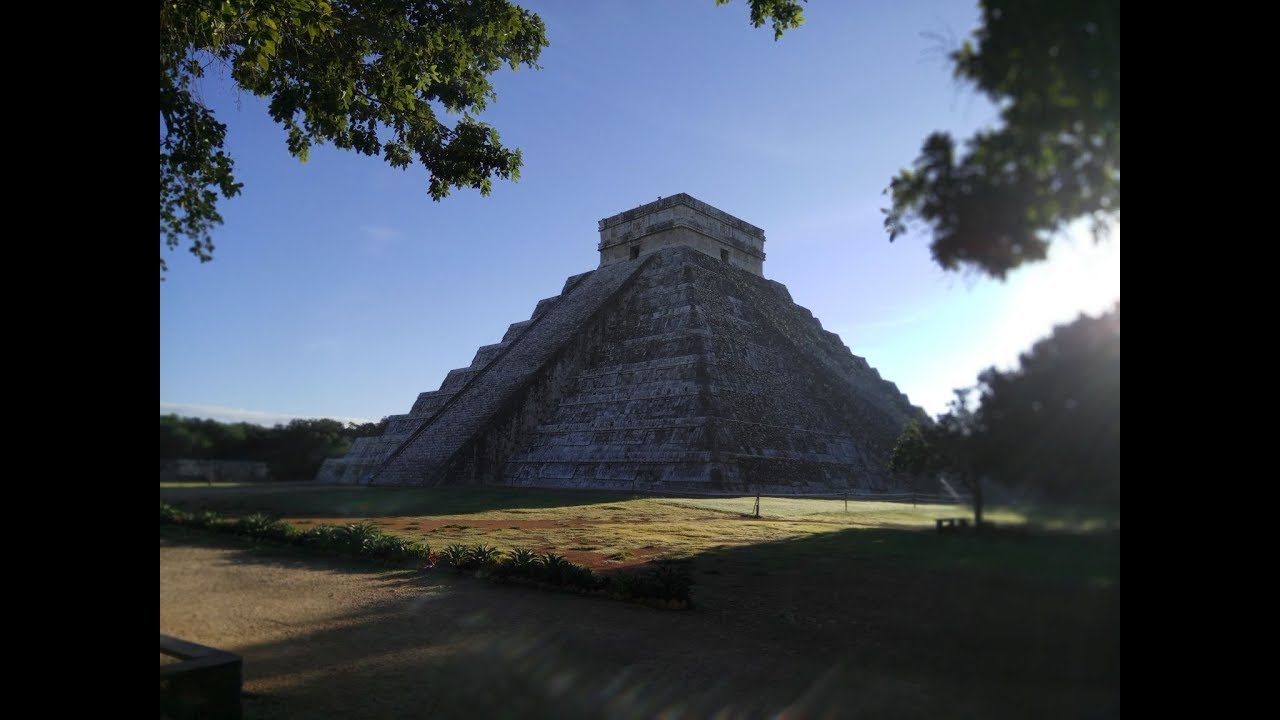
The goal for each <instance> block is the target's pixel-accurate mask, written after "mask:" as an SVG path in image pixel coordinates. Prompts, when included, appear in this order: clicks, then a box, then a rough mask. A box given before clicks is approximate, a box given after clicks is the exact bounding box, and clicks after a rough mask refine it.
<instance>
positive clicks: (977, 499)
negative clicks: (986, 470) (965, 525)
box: [973, 477, 982, 529]
mask: <svg viewBox="0 0 1280 720" xmlns="http://www.w3.org/2000/svg"><path fill="white" fill-rule="evenodd" d="M973 526H974V528H975V529H976V528H979V527H982V478H981V477H975V478H974V479H973Z"/></svg>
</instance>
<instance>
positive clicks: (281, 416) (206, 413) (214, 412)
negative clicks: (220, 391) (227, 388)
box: [160, 402, 373, 427]
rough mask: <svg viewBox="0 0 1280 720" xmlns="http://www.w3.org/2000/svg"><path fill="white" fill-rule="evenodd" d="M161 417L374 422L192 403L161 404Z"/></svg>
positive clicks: (264, 421) (267, 422)
mask: <svg viewBox="0 0 1280 720" xmlns="http://www.w3.org/2000/svg"><path fill="white" fill-rule="evenodd" d="M160 414H161V415H182V416H183V417H192V418H204V419H209V420H217V421H219V422H225V423H240V422H245V423H251V424H254V425H264V426H266V427H271V426H273V425H287V424H288V423H289V421H290V420H317V419H329V420H337V421H339V422H343V423H348V422H353V423H357V424H362V423H367V422H373V421H372V420H369V419H368V418H358V417H341V416H338V415H325V416H316V415H290V414H288V413H277V412H270V411H267V410H248V409H245V408H233V407H227V406H225V405H197V404H191V403H168V402H162V403H160Z"/></svg>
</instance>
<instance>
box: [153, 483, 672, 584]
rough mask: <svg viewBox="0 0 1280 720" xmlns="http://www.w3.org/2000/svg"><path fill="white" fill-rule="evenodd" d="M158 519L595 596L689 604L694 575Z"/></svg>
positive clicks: (331, 533) (239, 523)
mask: <svg viewBox="0 0 1280 720" xmlns="http://www.w3.org/2000/svg"><path fill="white" fill-rule="evenodd" d="M160 524H161V525H182V526H186V527H193V528H199V529H203V530H209V531H212V532H218V533H226V534H231V535H239V536H242V537H248V538H252V539H253V540H256V541H259V542H271V543H276V544H280V545H292V546H297V547H302V548H306V549H311V550H316V551H318V552H322V553H327V554H337V555H343V556H353V557H362V558H369V559H373V560H378V561H381V562H387V563H413V564H415V565H417V566H419V567H424V566H425V567H436V568H442V569H448V570H452V571H453V572H455V573H458V574H463V573H466V574H469V575H474V576H476V577H481V578H488V579H491V580H494V581H497V582H507V583H516V584H525V585H534V586H538V587H543V588H549V589H558V590H566V591H570V592H578V593H583V594H591V595H600V596H605V597H610V598H613V599H616V600H625V601H629V602H639V603H644V604H648V605H653V606H656V607H662V608H668V609H678V608H689V607H692V606H693V601H692V598H691V597H690V587H691V586H692V585H693V578H692V576H691V575H690V573H689V570H688V568H687V567H686V566H685V565H684V564H683V563H679V562H674V561H659V562H657V563H653V564H651V565H650V566H649V567H648V568H647V569H646V570H644V571H640V572H618V573H613V574H610V575H600V574H598V573H595V572H593V571H592V570H591V568H588V567H585V566H582V565H578V564H576V563H572V562H570V561H569V560H568V559H567V558H565V557H564V556H563V555H556V554H553V553H547V554H545V555H539V554H538V553H535V552H534V551H533V550H530V549H529V548H516V549H514V550H512V551H511V552H509V553H504V552H502V551H501V550H499V549H498V548H495V547H491V546H488V545H475V546H472V547H467V546H465V545H458V544H454V545H449V546H448V547H446V548H445V549H444V550H442V551H440V552H439V553H432V552H431V549H430V547H429V546H427V545H426V544H425V543H420V542H414V541H411V540H408V539H406V538H403V537H399V536H397V535H392V534H390V533H386V532H384V531H383V530H382V529H381V528H378V527H376V526H374V525H371V524H369V523H352V524H349V525H317V526H315V527H312V528H308V529H306V530H299V529H297V528H294V527H293V526H291V525H290V524H289V523H287V522H285V521H284V520H281V519H280V518H278V517H275V516H273V515H267V514H264V513H254V514H252V515H245V516H243V517H240V518H231V517H224V516H223V515H221V514H219V513H216V512H213V511H209V510H205V511H200V512H188V511H185V510H182V509H179V508H176V507H174V506H172V505H170V504H168V503H163V502H162V503H160Z"/></svg>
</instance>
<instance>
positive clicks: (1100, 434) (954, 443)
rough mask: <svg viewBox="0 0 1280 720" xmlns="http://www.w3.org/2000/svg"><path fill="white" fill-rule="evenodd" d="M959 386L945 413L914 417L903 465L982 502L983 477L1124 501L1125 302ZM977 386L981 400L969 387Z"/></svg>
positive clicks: (1092, 501) (1100, 501)
mask: <svg viewBox="0 0 1280 720" xmlns="http://www.w3.org/2000/svg"><path fill="white" fill-rule="evenodd" d="M1020 360H1021V364H1020V366H1019V367H1018V369H1016V370H1012V371H1008V372H1001V371H999V370H996V369H995V368H991V369H988V370H986V371H985V372H983V373H982V374H981V375H980V376H979V377H978V384H977V386H976V387H974V388H966V389H961V390H957V391H956V398H955V399H954V400H953V401H952V402H951V404H950V407H949V409H948V411H947V412H946V413H943V414H942V415H939V416H938V418H937V421H936V422H933V423H927V424H923V425H918V424H914V423H913V424H912V425H909V426H908V427H907V428H906V429H905V430H904V431H903V433H902V435H901V436H900V437H899V440H898V444H897V445H896V446H895V447H894V451H893V454H892V455H891V457H890V460H889V467H890V469H891V470H893V471H894V472H897V473H905V474H924V475H939V474H941V475H945V476H949V477H951V478H954V479H956V480H958V481H959V482H960V483H961V484H962V485H963V486H964V487H965V488H966V489H967V490H969V491H970V492H973V493H974V494H975V499H976V501H977V503H979V504H980V503H981V495H982V483H983V482H984V481H988V480H989V481H991V482H994V483H996V484H998V485H1001V486H1004V487H1007V488H1022V489H1024V490H1025V491H1026V492H1027V494H1029V495H1031V496H1035V497H1038V498H1040V499H1043V500H1049V501H1057V502H1063V503H1069V504H1074V505H1092V506H1099V507H1106V506H1109V507H1114V506H1116V505H1117V504H1118V503H1119V501H1120V307H1119V304H1117V305H1116V308H1115V309H1114V310H1113V311H1111V312H1108V313H1104V314H1102V315H1100V316H1098V317H1090V316H1087V315H1081V316H1080V317H1079V318H1078V319H1077V320H1076V321H1074V322H1072V323H1070V324H1067V325H1061V326H1058V327H1057V328H1055V329H1054V332H1053V334H1052V335H1050V336H1049V337H1047V338H1045V339H1043V340H1041V341H1039V342H1037V343H1036V344H1035V345H1034V346H1032V348H1031V349H1030V350H1029V351H1027V352H1025V353H1023V354H1022V356H1021V358H1020ZM971 393H976V403H972V402H969V395H970V394H971Z"/></svg>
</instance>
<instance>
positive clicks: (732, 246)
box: [599, 193, 764, 277]
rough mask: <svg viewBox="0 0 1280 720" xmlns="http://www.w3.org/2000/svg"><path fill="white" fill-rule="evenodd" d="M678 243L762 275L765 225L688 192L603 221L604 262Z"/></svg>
mask: <svg viewBox="0 0 1280 720" xmlns="http://www.w3.org/2000/svg"><path fill="white" fill-rule="evenodd" d="M676 245H686V246H688V247H691V248H693V249H694V250H697V251H698V252H700V253H702V254H704V255H709V256H711V257H713V258H716V259H718V260H720V261H721V262H725V263H728V264H730V265H732V266H734V267H739V268H742V269H743V270H747V271H749V272H751V273H753V274H755V275H759V276H760V277H764V230H761V229H760V228H758V227H756V226H755V225H752V224H751V223H749V222H745V221H743V220H739V219H738V218H736V217H734V216H732V215H730V214H729V213H727V212H725V211H723V210H720V209H718V208H714V207H711V206H710V205H708V204H706V203H704V202H702V201H701V200H698V199H697V198H695V197H692V196H691V195H688V194H686V193H680V194H679V195H671V196H669V197H664V198H659V199H658V200H656V201H654V202H651V203H647V204H645V205H641V206H640V207H637V208H632V209H631V210H627V211H626V212H621V213H618V214H617V215H614V216H612V217H607V218H605V219H603V220H601V221H600V246H599V250H600V267H604V266H606V265H613V264H614V263H619V262H625V261H627V260H635V259H637V258H640V257H643V256H645V255H648V254H650V253H653V252H656V251H658V250H661V249H662V248H667V247H672V246H676Z"/></svg>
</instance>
